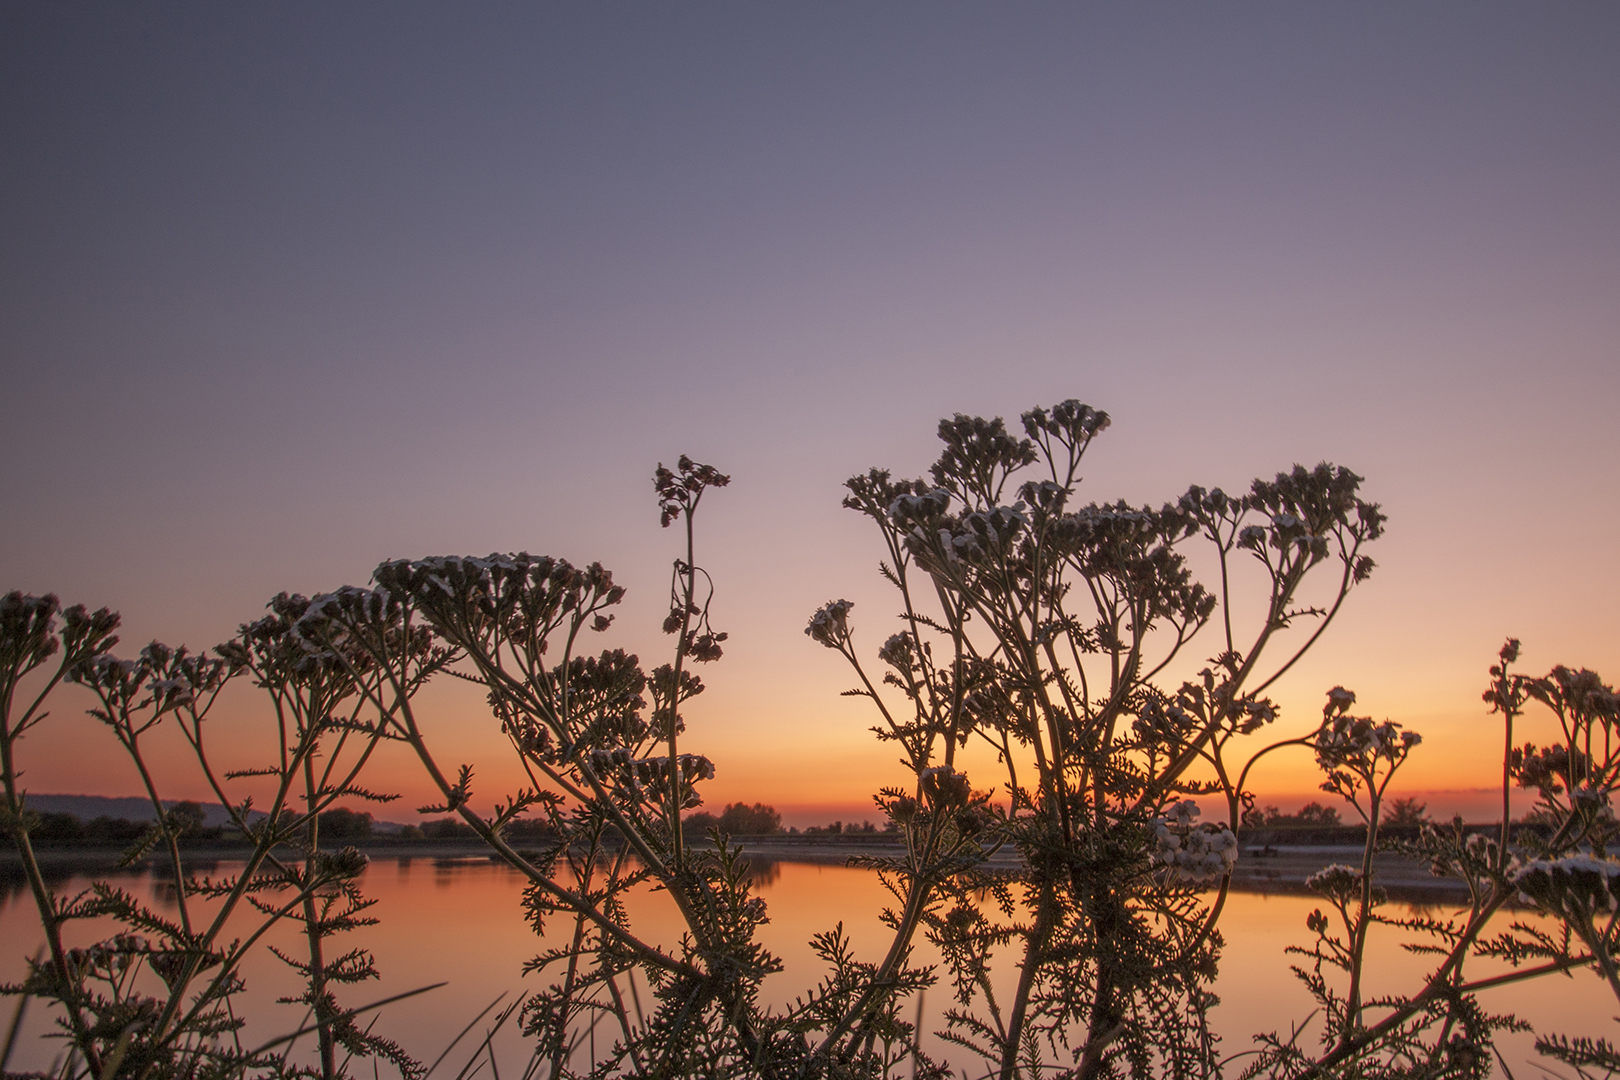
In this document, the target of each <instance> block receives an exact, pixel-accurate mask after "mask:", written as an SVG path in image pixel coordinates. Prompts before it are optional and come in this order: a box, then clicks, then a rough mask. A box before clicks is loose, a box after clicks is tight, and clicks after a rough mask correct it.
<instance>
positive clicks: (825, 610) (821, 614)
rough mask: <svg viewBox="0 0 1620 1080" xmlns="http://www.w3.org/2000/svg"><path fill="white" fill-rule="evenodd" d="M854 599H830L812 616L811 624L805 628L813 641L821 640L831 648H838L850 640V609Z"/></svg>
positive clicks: (853, 604)
mask: <svg viewBox="0 0 1620 1080" xmlns="http://www.w3.org/2000/svg"><path fill="white" fill-rule="evenodd" d="M854 606H855V601H853V600H829V601H828V602H827V603H825V604H823V605H822V606H821V607H819V608H817V609H816V613H815V614H814V615H812V616H810V625H809V626H806V627H805V628H804V632H805V633H806V634H807V635H809V637H810V640H811V641H819V642H821V644H823V645H825V646H827V648H829V649H836V648H838V647H839V646H841V645H843V644H844V643H845V642H847V641H848V640H849V609H850V608H852V607H854Z"/></svg>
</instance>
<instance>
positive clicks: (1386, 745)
mask: <svg viewBox="0 0 1620 1080" xmlns="http://www.w3.org/2000/svg"><path fill="white" fill-rule="evenodd" d="M1327 696H1328V701H1327V704H1326V705H1325V706H1323V708H1322V726H1321V728H1320V729H1318V731H1317V733H1316V762H1317V764H1318V765H1320V766H1322V768H1323V769H1326V770H1330V771H1331V770H1333V769H1335V768H1338V767H1339V766H1341V765H1350V766H1352V767H1354V766H1360V767H1361V769H1362V770H1365V769H1370V768H1372V766H1373V765H1374V764H1375V763H1376V762H1377V760H1378V759H1379V758H1386V759H1388V760H1389V761H1391V762H1399V761H1401V760H1402V759H1403V758H1405V757H1406V755H1407V753H1408V752H1410V751H1411V749H1412V748H1413V747H1414V746H1416V745H1418V744H1419V743H1421V742H1422V741H1423V736H1421V735H1419V734H1418V733H1417V732H1415V731H1402V730H1401V725H1399V724H1397V723H1395V722H1394V721H1393V720H1385V721H1384V722H1383V723H1382V724H1379V723H1375V722H1374V721H1373V720H1372V718H1371V717H1366V716H1349V715H1347V712H1348V710H1349V708H1350V706H1352V705H1354V704H1355V703H1356V695H1355V694H1354V693H1352V692H1351V691H1349V690H1346V689H1345V688H1344V687H1342V686H1335V687H1334V688H1333V689H1332V690H1329V691H1328V695H1327Z"/></svg>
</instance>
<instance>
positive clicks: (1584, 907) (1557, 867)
mask: <svg viewBox="0 0 1620 1080" xmlns="http://www.w3.org/2000/svg"><path fill="white" fill-rule="evenodd" d="M1513 883H1514V884H1515V885H1517V886H1518V887H1519V895H1520V896H1521V897H1522V898H1523V899H1524V900H1525V901H1526V902H1528V903H1532V904H1535V905H1536V906H1538V907H1540V908H1542V909H1544V910H1546V911H1552V912H1557V913H1560V914H1565V913H1580V914H1583V915H1586V916H1591V915H1592V914H1594V913H1596V912H1599V911H1620V862H1616V861H1614V860H1613V859H1604V858H1599V857H1597V856H1596V855H1591V854H1586V853H1582V854H1577V855H1566V856H1564V857H1563V858H1561V859H1537V860H1534V861H1532V862H1527V863H1525V864H1524V865H1523V866H1521V867H1520V868H1519V869H1518V871H1517V872H1516V873H1515V874H1514V875H1513Z"/></svg>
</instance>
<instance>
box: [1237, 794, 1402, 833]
mask: <svg viewBox="0 0 1620 1080" xmlns="http://www.w3.org/2000/svg"><path fill="white" fill-rule="evenodd" d="M1428 810H1429V808H1428V804H1427V803H1420V802H1418V801H1417V799H1415V798H1400V799H1392V800H1390V804H1389V807H1388V809H1387V810H1386V811H1385V817H1384V819H1383V820H1384V824H1386V825H1394V826H1408V825H1410V826H1418V825H1426V824H1428V822H1429V813H1428ZM1243 824H1244V825H1247V826H1248V827H1249V828H1251V829H1286V828H1290V827H1293V828H1318V829H1320V828H1331V827H1332V826H1335V825H1340V824H1343V822H1341V821H1340V820H1339V812H1338V811H1337V810H1335V809H1333V808H1332V807H1329V806H1323V805H1322V804H1321V803H1319V802H1308V803H1306V804H1305V805H1304V806H1302V807H1300V808H1299V813H1297V814H1285V813H1283V812H1282V811H1281V810H1278V809H1277V808H1276V807H1275V806H1267V807H1265V808H1263V809H1256V810H1250V811H1249V812H1247V813H1246V814H1244V815H1243Z"/></svg>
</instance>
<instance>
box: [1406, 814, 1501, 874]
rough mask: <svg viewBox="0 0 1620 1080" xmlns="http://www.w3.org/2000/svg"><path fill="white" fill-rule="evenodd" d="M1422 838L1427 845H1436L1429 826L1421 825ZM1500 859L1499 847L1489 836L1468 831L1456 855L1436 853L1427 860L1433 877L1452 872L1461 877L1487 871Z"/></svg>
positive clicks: (1434, 835)
mask: <svg viewBox="0 0 1620 1080" xmlns="http://www.w3.org/2000/svg"><path fill="white" fill-rule="evenodd" d="M1423 834H1424V839H1425V841H1426V845H1427V846H1429V847H1431V848H1432V847H1437V846H1438V844H1437V843H1436V840H1437V839H1438V838H1437V836H1436V834H1435V831H1434V829H1433V828H1431V827H1430V826H1427V825H1425V826H1424V827H1423ZM1500 861H1501V847H1500V845H1499V844H1498V843H1497V842H1496V841H1495V840H1493V839H1492V838H1491V837H1489V836H1487V835H1485V834H1484V833H1470V834H1469V836H1468V838H1467V839H1465V840H1464V841H1463V842H1462V848H1461V850H1460V851H1458V852H1457V854H1456V855H1450V854H1441V855H1436V856H1435V857H1434V858H1433V859H1431V860H1430V862H1429V873H1431V874H1433V875H1434V876H1435V877H1451V876H1452V875H1453V874H1456V875H1459V876H1461V877H1463V878H1465V879H1466V878H1469V877H1474V876H1477V875H1479V874H1481V873H1487V872H1489V871H1490V870H1491V869H1492V868H1493V867H1495V866H1496V865H1497V864H1498V863H1499V862H1500Z"/></svg>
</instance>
